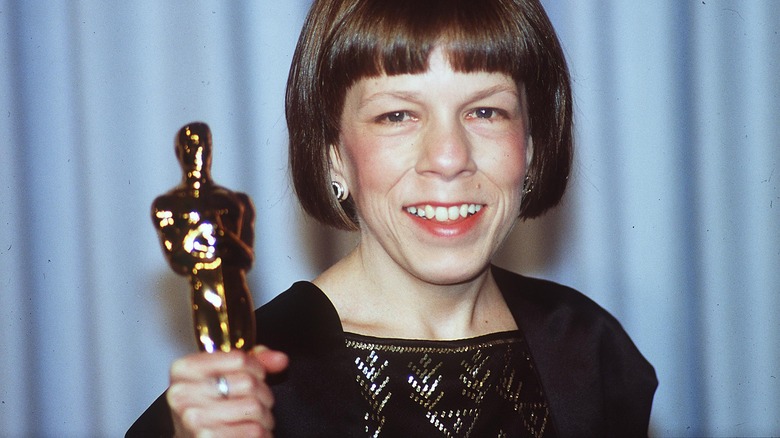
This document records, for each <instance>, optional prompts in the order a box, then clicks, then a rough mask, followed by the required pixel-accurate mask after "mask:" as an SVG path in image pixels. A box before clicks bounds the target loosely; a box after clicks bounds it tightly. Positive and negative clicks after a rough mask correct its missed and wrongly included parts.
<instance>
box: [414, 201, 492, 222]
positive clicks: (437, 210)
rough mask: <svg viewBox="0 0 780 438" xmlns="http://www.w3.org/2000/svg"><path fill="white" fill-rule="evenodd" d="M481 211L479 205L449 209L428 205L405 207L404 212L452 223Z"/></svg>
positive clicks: (454, 206) (464, 205)
mask: <svg viewBox="0 0 780 438" xmlns="http://www.w3.org/2000/svg"><path fill="white" fill-rule="evenodd" d="M480 209H482V205H481V204H461V205H460V206H457V205H453V206H451V207H434V206H432V205H430V204H426V205H418V206H412V207H407V208H406V211H407V212H408V213H409V214H413V215H416V216H419V217H421V218H425V219H434V220H436V221H438V222H445V221H448V220H450V221H454V220H455V219H457V218H459V217H463V218H465V217H468V216H471V215H472V214H475V213H476V212H478V211H479V210H480Z"/></svg>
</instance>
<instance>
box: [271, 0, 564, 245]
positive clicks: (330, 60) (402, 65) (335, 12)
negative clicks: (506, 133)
mask: <svg viewBox="0 0 780 438" xmlns="http://www.w3.org/2000/svg"><path fill="white" fill-rule="evenodd" d="M437 47H441V48H443V50H444V51H445V53H446V54H447V57H448V59H449V61H450V64H451V65H452V67H453V69H455V70H457V71H462V72H474V71H485V72H499V73H505V74H507V75H509V76H511V77H512V78H513V79H514V80H515V82H516V83H517V86H518V88H520V87H522V86H525V88H526V93H527V97H528V107H529V120H530V134H531V138H532V139H533V154H532V157H531V162H530V166H529V169H528V177H527V181H526V183H527V187H526V191H525V196H524V198H523V202H522V204H521V208H520V217H521V218H524V219H530V218H533V217H536V216H539V215H541V214H542V213H544V212H545V211H546V210H547V209H549V208H551V207H553V206H555V205H556V204H557V203H558V202H559V201H560V199H561V197H562V196H563V193H564V191H565V190H566V183H567V180H568V176H569V170H570V167H571V160H572V152H573V144H572V99H571V84H570V79H569V72H568V69H567V67H566V60H565V59H564V56H563V50H562V49H561V46H560V43H559V41H558V38H557V36H556V34H555V30H554V29H553V27H552V24H551V23H550V21H549V19H548V17H547V15H546V14H545V12H544V9H543V8H542V6H541V4H540V3H539V2H538V0H476V1H475V0H393V1H387V0H315V1H314V3H313V4H312V7H311V10H310V11H309V15H308V17H307V18H306V21H305V23H304V26H303V31H302V32H301V36H300V39H299V40H298V46H297V48H296V50H295V55H294V57H293V62H292V67H291V69H290V76H289V78H288V82H287V95H286V115H287V126H288V130H289V136H290V165H291V168H292V177H293V183H294V186H295V191H296V193H297V195H298V199H299V200H300V202H301V205H302V206H303V208H304V210H306V212H308V213H309V214H310V215H311V216H313V217H314V218H316V219H317V220H319V221H321V222H323V223H324V224H327V225H331V226H334V227H336V228H341V229H347V230H355V229H357V228H358V223H357V214H356V211H355V205H354V202H353V200H352V198H348V199H347V200H346V201H344V202H342V203H339V202H338V200H337V199H336V197H335V196H334V194H333V191H332V188H331V178H330V162H329V155H328V150H329V147H330V146H331V145H333V146H337V145H338V144H339V124H340V119H341V113H342V110H343V106H344V98H345V96H346V93H347V90H348V89H349V87H350V86H351V85H353V84H354V83H355V82H357V81H359V80H360V79H363V78H366V77H373V76H380V75H382V74H387V75H399V74H408V73H410V74H415V73H422V72H425V71H426V70H427V68H428V58H429V55H430V54H431V52H432V51H433V50H434V49H435V48H437Z"/></svg>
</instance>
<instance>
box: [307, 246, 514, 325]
mask: <svg viewBox="0 0 780 438" xmlns="http://www.w3.org/2000/svg"><path fill="white" fill-rule="evenodd" d="M315 284H317V285H318V286H319V287H320V288H321V289H322V290H323V291H325V293H326V294H327V295H328V296H329V298H331V301H333V303H334V305H335V306H336V309H337V310H338V312H339V314H340V316H341V319H342V323H343V325H344V329H345V331H352V332H356V333H361V334H366V335H373V336H379V337H393V338H409V339H462V338H469V337H474V336H478V335H482V334H487V333H492V332H496V331H503V330H512V329H515V328H517V326H516V324H515V323H514V319H513V318H512V317H511V314H510V313H509V310H508V308H507V307H506V304H505V303H504V300H503V296H502V295H501V292H500V290H499V289H498V286H497V285H496V283H495V280H494V279H493V276H492V274H491V272H490V268H489V266H486V267H485V269H484V270H483V271H482V272H480V273H479V274H477V275H476V276H475V277H474V278H472V279H470V280H468V281H464V282H460V283H456V284H444V285H443V284H432V283H429V282H425V281H423V280H421V279H419V278H417V277H415V276H413V275H411V274H409V273H408V272H407V271H405V270H404V269H403V268H400V267H398V266H397V265H396V264H394V263H384V262H381V263H372V261H371V259H369V258H366V257H363V254H362V252H361V249H360V246H358V248H357V249H356V250H355V251H353V252H352V253H351V254H350V255H349V256H347V257H346V258H345V259H344V260H342V261H341V262H339V263H338V264H337V265H335V266H334V267H333V268H331V269H329V270H328V271H326V272H325V273H324V274H323V275H322V276H320V277H318V278H317V279H316V280H315Z"/></svg>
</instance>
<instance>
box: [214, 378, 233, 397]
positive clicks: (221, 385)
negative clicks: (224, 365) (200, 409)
mask: <svg viewBox="0 0 780 438" xmlns="http://www.w3.org/2000/svg"><path fill="white" fill-rule="evenodd" d="M217 392H218V393H219V395H220V397H222V398H228V396H229V395H230V386H228V382H227V379H226V378H225V376H219V377H217Z"/></svg>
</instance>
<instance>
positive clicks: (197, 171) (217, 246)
mask: <svg viewBox="0 0 780 438" xmlns="http://www.w3.org/2000/svg"><path fill="white" fill-rule="evenodd" d="M175 143H176V157H177V158H178V159H179V163H180V164H181V167H182V170H183V173H184V175H183V179H182V183H181V184H179V185H178V186H176V187H174V188H173V189H171V190H170V191H169V192H168V193H166V194H164V195H161V196H160V197H158V198H157V199H155V200H154V203H153V204H152V220H153V221H154V225H155V226H156V227H157V231H158V234H159V236H160V241H161V243H162V247H163V252H164V253H165V256H166V258H167V259H168V262H169V263H170V265H171V268H173V270H174V271H176V272H177V273H179V274H181V275H187V276H189V278H190V286H191V287H192V314H193V319H194V324H195V336H196V338H197V341H198V346H199V348H200V349H201V350H203V351H207V352H209V353H211V352H214V351H218V350H221V351H230V350H232V349H243V350H248V349H250V348H252V346H253V345H254V343H255V319H254V306H253V305H252V296H251V294H250V293H249V288H248V287H247V284H246V271H248V270H249V268H250V267H251V266H252V260H253V259H254V253H253V251H252V245H253V241H254V219H255V211H254V207H253V206H252V201H251V200H250V199H249V197H248V196H247V195H245V194H243V193H237V192H233V191H230V190H228V189H226V188H224V187H221V186H218V185H216V184H214V182H213V181H212V179H211V174H210V172H211V131H210V130H209V127H208V125H206V124H205V123H190V124H189V125H186V126H184V127H183V128H181V130H180V131H179V134H178V135H177V136H176V141H175Z"/></svg>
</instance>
